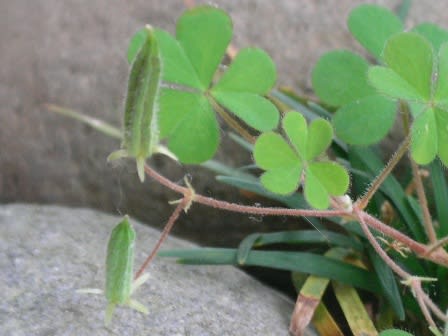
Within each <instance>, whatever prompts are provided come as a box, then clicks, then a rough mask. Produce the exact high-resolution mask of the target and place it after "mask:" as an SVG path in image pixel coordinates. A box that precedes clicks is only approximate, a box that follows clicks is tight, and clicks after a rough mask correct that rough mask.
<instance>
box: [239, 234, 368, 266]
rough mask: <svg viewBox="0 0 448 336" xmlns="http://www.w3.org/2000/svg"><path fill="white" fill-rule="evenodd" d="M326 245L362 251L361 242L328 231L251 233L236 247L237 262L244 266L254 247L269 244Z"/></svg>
mask: <svg viewBox="0 0 448 336" xmlns="http://www.w3.org/2000/svg"><path fill="white" fill-rule="evenodd" d="M280 243H281V244H294V245H300V244H326V245H328V246H340V247H345V248H347V249H353V250H355V251H362V250H363V245H362V243H361V242H359V241H357V240H355V239H352V238H350V237H347V236H345V235H343V234H340V233H335V232H332V231H328V230H321V231H316V230H298V231H280V232H273V233H253V234H251V235H249V236H247V237H246V238H245V239H243V241H241V243H240V244H239V246H238V253H237V260H238V262H239V263H240V264H244V263H245V262H246V260H247V257H248V256H249V253H250V251H251V250H252V249H253V248H254V247H261V246H266V245H271V244H280Z"/></svg>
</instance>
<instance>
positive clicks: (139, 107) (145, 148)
mask: <svg viewBox="0 0 448 336" xmlns="http://www.w3.org/2000/svg"><path fill="white" fill-rule="evenodd" d="M144 31H145V33H146V36H145V39H144V42H143V43H142V45H141V47H140V50H139V51H138V52H137V55H136V56H135V58H134V61H133V62H132V64H131V70H130V74H129V81H128V90H127V96H126V103H125V113H124V133H123V142H122V150H120V151H117V152H114V153H112V154H111V155H110V156H109V158H108V159H109V160H113V159H117V158H120V157H124V156H126V157H133V158H135V159H136V162H137V172H138V176H139V178H140V180H141V181H142V182H143V181H144V177H145V175H144V165H145V160H146V159H147V158H148V157H150V156H151V155H152V154H153V153H154V152H155V151H156V150H157V146H158V145H159V127H158V112H159V106H158V96H159V87H160V81H161V73H162V61H161V57H160V52H159V47H158V44H157V40H156V37H155V35H154V30H153V29H152V28H151V27H150V26H149V25H147V26H146V27H145V29H144Z"/></svg>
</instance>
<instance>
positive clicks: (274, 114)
mask: <svg viewBox="0 0 448 336" xmlns="http://www.w3.org/2000/svg"><path fill="white" fill-rule="evenodd" d="M213 97H214V98H215V99H216V100H217V101H218V102H219V104H220V105H222V106H224V107H226V108H227V109H229V110H230V111H231V112H233V113H234V114H235V115H236V116H238V117H239V118H241V119H242V120H243V121H244V122H245V123H246V124H248V125H249V126H251V127H253V128H255V129H256V130H258V131H262V132H263V131H269V130H271V129H273V128H275V127H277V124H278V120H279V114H278V111H277V108H276V107H275V105H274V104H272V103H271V102H270V101H269V100H267V99H266V98H264V97H262V96H260V95H258V94H254V93H248V92H232V91H215V92H213Z"/></svg>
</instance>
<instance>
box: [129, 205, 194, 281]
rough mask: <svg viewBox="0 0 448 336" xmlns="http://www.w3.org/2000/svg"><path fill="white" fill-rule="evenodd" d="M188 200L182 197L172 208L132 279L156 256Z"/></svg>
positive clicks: (138, 275)
mask: <svg viewBox="0 0 448 336" xmlns="http://www.w3.org/2000/svg"><path fill="white" fill-rule="evenodd" d="M188 203H189V200H188V198H186V197H184V198H182V200H181V201H180V203H179V204H178V205H177V207H176V209H174V211H173V213H172V214H171V216H170V218H169V219H168V221H167V223H166V224H165V227H164V228H163V231H162V233H161V234H160V237H159V240H158V241H157V243H156V245H155V246H154V248H153V249H152V251H151V253H150V254H149V256H148V257H147V258H146V259H145V261H144V262H143V264H142V266H140V269H139V270H138V272H137V273H135V277H134V279H137V278H138V277H140V276H141V275H142V274H143V272H144V271H145V269H146V267H148V265H149V264H150V263H151V261H152V260H153V259H154V257H155V256H156V254H157V252H158V251H159V249H160V247H161V246H162V244H163V242H164V241H165V240H166V238H168V235H169V233H170V231H171V229H172V228H173V225H174V223H175V222H176V220H177V219H178V218H179V215H180V213H181V211H182V210H183V209H185V208H186V207H187V206H188Z"/></svg>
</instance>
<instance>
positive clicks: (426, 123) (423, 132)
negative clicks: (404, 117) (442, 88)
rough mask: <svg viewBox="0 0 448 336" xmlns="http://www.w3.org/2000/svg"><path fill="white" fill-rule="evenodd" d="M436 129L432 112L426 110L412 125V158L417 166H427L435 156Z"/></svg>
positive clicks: (431, 110)
mask: <svg viewBox="0 0 448 336" xmlns="http://www.w3.org/2000/svg"><path fill="white" fill-rule="evenodd" d="M436 134H437V127H436V118H435V116H434V110H433V109H428V110H426V111H425V112H423V113H422V114H421V115H420V116H418V117H417V118H416V119H415V121H414V123H413V124H412V142H411V154H412V158H413V159H414V160H415V162H417V163H418V164H422V165H425V164H428V163H430V162H431V161H432V160H434V158H435V157H436V154H437V136H436Z"/></svg>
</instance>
